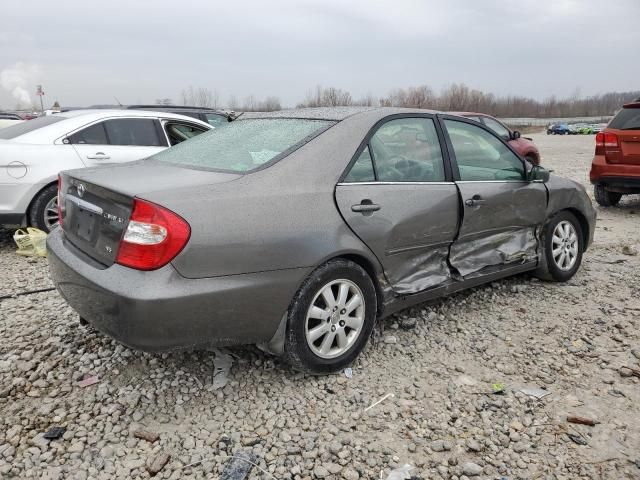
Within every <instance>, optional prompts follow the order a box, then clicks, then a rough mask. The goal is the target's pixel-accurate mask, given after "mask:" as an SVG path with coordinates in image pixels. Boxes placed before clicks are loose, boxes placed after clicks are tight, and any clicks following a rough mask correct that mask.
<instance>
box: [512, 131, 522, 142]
mask: <svg viewBox="0 0 640 480" xmlns="http://www.w3.org/2000/svg"><path fill="white" fill-rule="evenodd" d="M520 136H521V135H520V132H519V131H517V130H514V131H513V132H511V140H517V139H519V138H520Z"/></svg>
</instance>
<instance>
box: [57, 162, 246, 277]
mask: <svg viewBox="0 0 640 480" xmlns="http://www.w3.org/2000/svg"><path fill="white" fill-rule="evenodd" d="M239 177H240V175H235V174H228V173H217V172H210V171H201V170H193V169H187V168H181V167H176V166H172V165H167V164H162V163H159V162H155V161H141V162H134V163H130V164H125V165H117V166H109V167H101V168H85V169H81V170H71V171H67V172H62V173H61V174H60V195H59V202H60V206H61V210H62V228H63V230H64V234H65V237H66V238H67V239H68V240H69V241H70V242H71V243H72V244H73V245H74V246H76V247H77V248H78V249H79V250H81V251H82V252H84V253H86V254H87V255H89V256H90V257H91V258H93V259H94V260H96V261H98V262H99V263H101V264H103V265H105V266H107V267H108V266H111V265H112V264H113V263H114V262H115V259H116V258H117V255H118V248H119V246H120V240H121V239H122V236H123V235H124V232H125V230H126V228H127V224H128V221H129V218H130V216H131V212H132V209H133V199H134V197H139V198H145V196H147V195H148V194H150V193H151V192H155V193H156V195H155V196H154V197H155V198H157V197H158V196H159V195H158V193H160V192H162V191H169V190H174V189H180V188H185V187H196V186H201V185H209V184H215V183H222V182H228V181H232V180H235V179H236V178H239ZM160 197H161V195H160ZM176 213H178V214H180V212H176Z"/></svg>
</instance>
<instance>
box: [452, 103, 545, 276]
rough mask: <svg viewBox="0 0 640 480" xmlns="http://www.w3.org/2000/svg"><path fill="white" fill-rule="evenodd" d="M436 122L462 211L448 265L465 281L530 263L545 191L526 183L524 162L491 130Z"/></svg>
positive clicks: (455, 119)
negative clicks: (444, 138) (445, 144)
mask: <svg viewBox="0 0 640 480" xmlns="http://www.w3.org/2000/svg"><path fill="white" fill-rule="evenodd" d="M441 118H442V123H443V125H444V129H445V132H446V135H447V142H448V148H449V152H450V153H451V154H452V155H451V156H452V167H453V175H454V178H455V183H456V185H457V187H458V189H459V191H460V198H461V201H462V202H461V203H462V209H463V210H462V222H461V225H460V231H459V233H458V237H457V238H456V240H455V242H454V243H453V244H452V246H451V252H450V256H449V261H450V264H451V266H452V267H453V268H455V269H456V270H457V272H458V273H459V274H460V275H461V276H462V277H469V276H477V275H482V274H484V273H492V272H493V271H496V270H501V269H505V268H508V267H510V266H513V265H517V264H521V263H526V262H529V261H535V260H536V259H537V248H538V241H537V231H536V230H537V228H538V227H539V226H540V225H541V224H542V223H543V222H544V219H545V210H546V206H547V190H546V187H545V186H544V184H543V183H538V182H529V181H527V180H526V179H525V178H526V170H525V163H524V161H523V160H522V159H521V158H520V157H519V156H518V155H517V154H516V153H514V152H513V150H511V149H510V148H509V147H508V146H507V145H506V143H504V141H502V140H501V139H499V138H498V137H497V136H496V135H495V134H494V133H493V132H492V131H490V130H488V129H486V128H483V127H481V126H479V125H477V124H473V123H472V122H469V121H466V120H462V119H460V118H459V117H453V116H446V115H443V116H442V117H441Z"/></svg>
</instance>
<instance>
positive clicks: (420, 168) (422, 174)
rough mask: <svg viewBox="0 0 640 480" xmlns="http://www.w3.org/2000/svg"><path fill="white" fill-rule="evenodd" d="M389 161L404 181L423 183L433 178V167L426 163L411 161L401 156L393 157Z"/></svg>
mask: <svg viewBox="0 0 640 480" xmlns="http://www.w3.org/2000/svg"><path fill="white" fill-rule="evenodd" d="M389 161H390V162H391V163H394V165H395V169H396V170H397V171H398V172H399V173H400V175H401V177H402V178H403V179H405V180H409V181H411V180H416V181H425V180H431V179H432V178H433V177H434V170H433V166H432V165H429V164H427V163H426V162H419V161H417V160H411V159H409V158H406V157H403V156H402V155H394V156H392V157H391V158H390V159H389ZM394 161H395V162H394Z"/></svg>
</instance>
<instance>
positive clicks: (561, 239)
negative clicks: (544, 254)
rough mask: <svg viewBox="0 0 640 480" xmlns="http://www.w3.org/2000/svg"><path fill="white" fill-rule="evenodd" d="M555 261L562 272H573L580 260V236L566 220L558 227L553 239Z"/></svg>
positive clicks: (554, 231) (552, 248) (552, 250)
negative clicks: (577, 261)
mask: <svg viewBox="0 0 640 480" xmlns="http://www.w3.org/2000/svg"><path fill="white" fill-rule="evenodd" d="M551 241H552V246H551V252H552V255H553V261H554V263H555V264H556V266H557V267H558V268H559V269H560V270H564V271H567V270H571V269H572V268H573V266H574V265H575V263H576V260H577V259H578V235H577V233H576V229H575V227H574V226H573V225H572V224H571V222H568V221H566V220H563V221H561V222H559V223H558V225H556V228H555V229H554V230H553V236H552V237H551Z"/></svg>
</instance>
